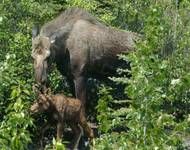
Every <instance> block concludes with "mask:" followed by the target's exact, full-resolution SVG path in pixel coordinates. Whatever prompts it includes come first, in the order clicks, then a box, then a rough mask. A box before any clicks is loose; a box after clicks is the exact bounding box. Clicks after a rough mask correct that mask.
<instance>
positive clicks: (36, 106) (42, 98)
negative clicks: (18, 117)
mask: <svg viewBox="0 0 190 150" xmlns="http://www.w3.org/2000/svg"><path fill="white" fill-rule="evenodd" d="M33 90H34V91H35V92H36V93H37V95H38V98H37V100H36V101H34V102H33V104H32V106H31V107H30V112H31V113H41V112H44V111H46V110H48V108H49V107H50V96H49V94H47V92H45V94H43V93H41V91H39V90H37V89H36V88H35V87H33ZM48 90H49V89H48Z"/></svg>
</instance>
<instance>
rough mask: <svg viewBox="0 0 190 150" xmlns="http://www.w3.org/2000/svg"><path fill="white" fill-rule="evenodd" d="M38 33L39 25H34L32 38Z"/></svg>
mask: <svg viewBox="0 0 190 150" xmlns="http://www.w3.org/2000/svg"><path fill="white" fill-rule="evenodd" d="M39 33H40V28H39V26H34V27H33V28H32V39H34V38H35V37H36V36H37V35H38V34H39Z"/></svg>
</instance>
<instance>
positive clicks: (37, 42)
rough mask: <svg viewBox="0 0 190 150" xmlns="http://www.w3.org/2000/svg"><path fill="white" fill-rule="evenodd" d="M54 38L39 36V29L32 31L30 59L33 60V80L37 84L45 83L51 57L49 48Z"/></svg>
mask: <svg viewBox="0 0 190 150" xmlns="http://www.w3.org/2000/svg"><path fill="white" fill-rule="evenodd" d="M54 41H55V40H54V38H49V37H47V36H42V35H40V34H39V27H34V28H33V30H32V54H31V56H32V58H33V59H34V71H35V79H36V81H37V82H38V83H42V84H43V83H44V82H46V81H47V71H48V67H49V64H48V59H49V57H50V56H51V51H50V47H51V44H52V43H54Z"/></svg>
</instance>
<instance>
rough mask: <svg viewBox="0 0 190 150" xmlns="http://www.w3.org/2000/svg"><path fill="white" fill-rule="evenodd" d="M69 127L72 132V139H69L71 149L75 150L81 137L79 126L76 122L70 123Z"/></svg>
mask: <svg viewBox="0 0 190 150" xmlns="http://www.w3.org/2000/svg"><path fill="white" fill-rule="evenodd" d="M70 126H71V129H72V131H73V132H74V136H75V137H74V139H73V140H72V141H71V149H72V150H76V149H77V147H78V144H79V141H80V138H81V132H82V131H81V128H80V127H79V126H78V124H77V123H70Z"/></svg>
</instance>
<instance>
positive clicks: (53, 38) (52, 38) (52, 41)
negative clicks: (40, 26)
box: [50, 33, 57, 44]
mask: <svg viewBox="0 0 190 150" xmlns="http://www.w3.org/2000/svg"><path fill="white" fill-rule="evenodd" d="M56 38H57V34H56V33H54V34H53V35H51V37H50V41H51V44H53V43H54V42H55V40H56Z"/></svg>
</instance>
